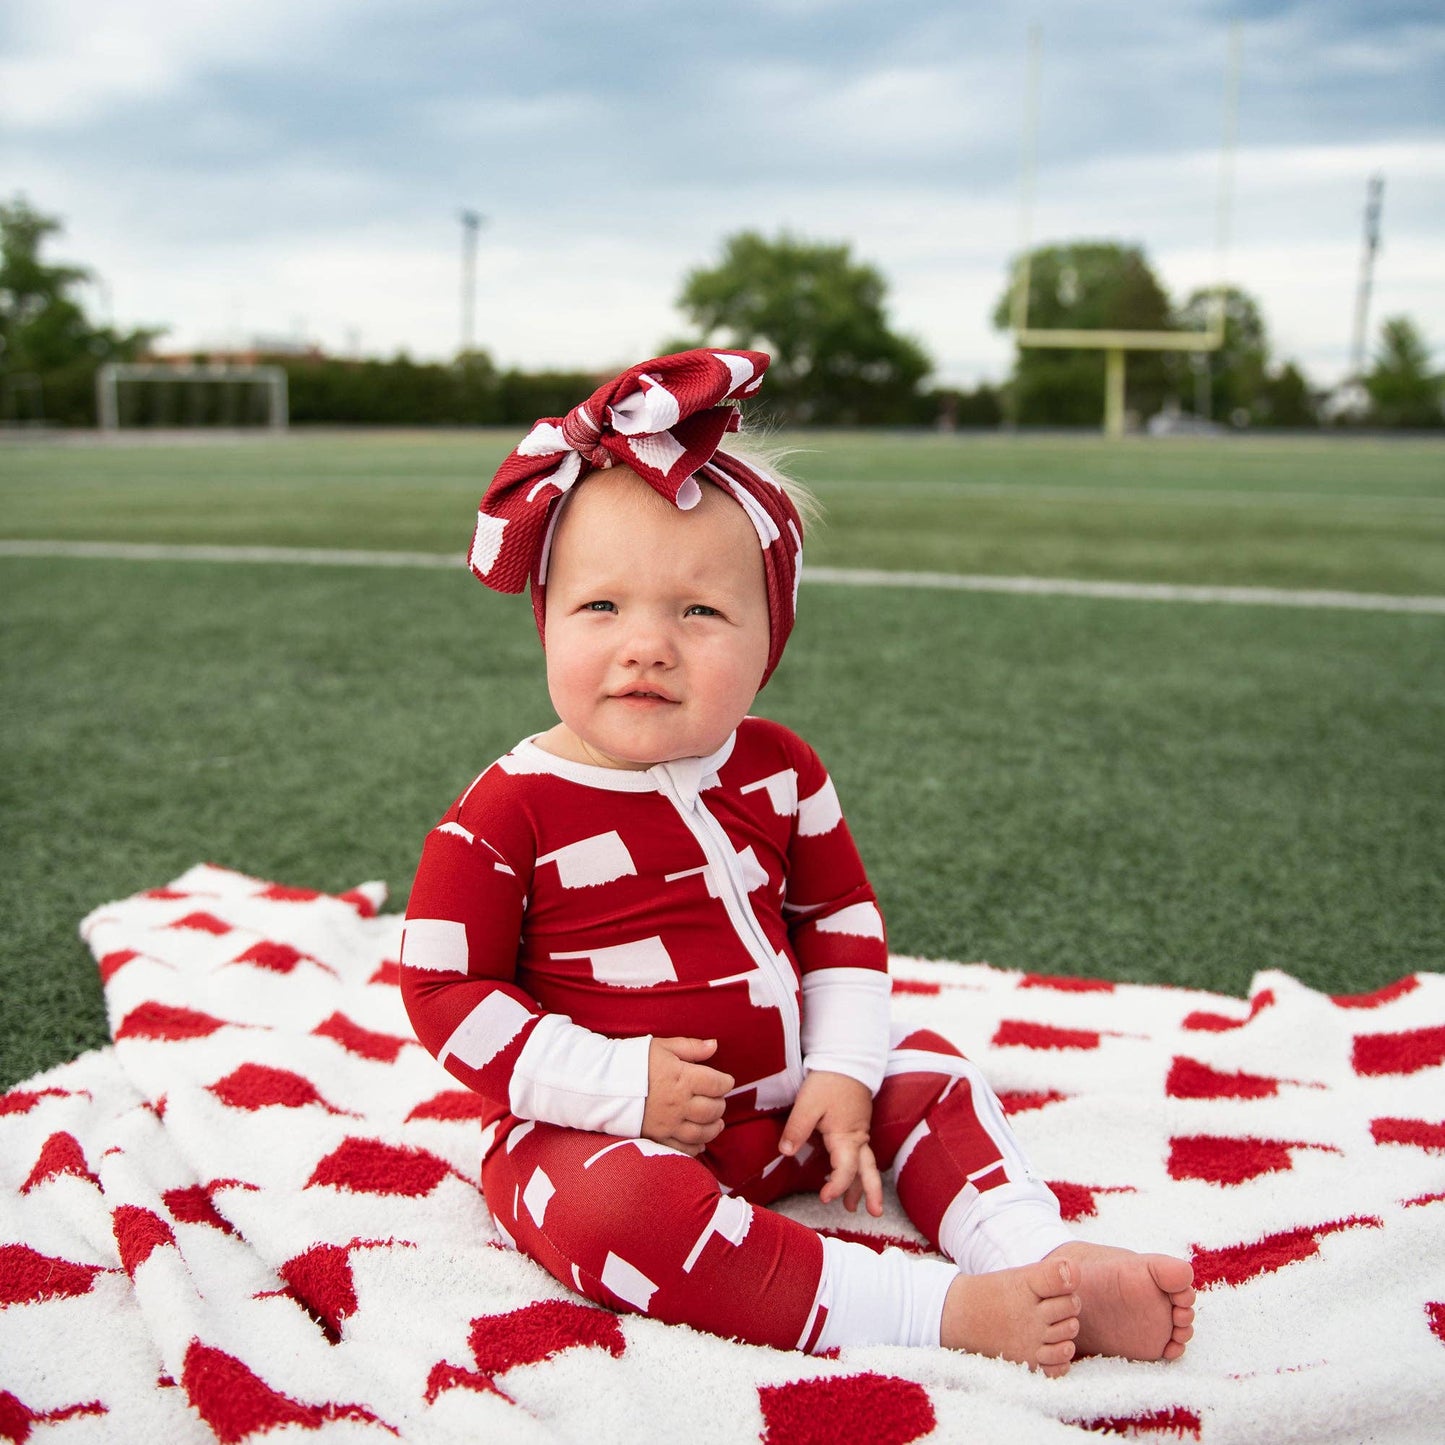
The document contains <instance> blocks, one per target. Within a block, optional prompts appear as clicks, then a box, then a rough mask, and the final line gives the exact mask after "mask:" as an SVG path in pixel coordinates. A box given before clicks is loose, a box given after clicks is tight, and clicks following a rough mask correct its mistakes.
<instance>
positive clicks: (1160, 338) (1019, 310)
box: [1009, 22, 1239, 437]
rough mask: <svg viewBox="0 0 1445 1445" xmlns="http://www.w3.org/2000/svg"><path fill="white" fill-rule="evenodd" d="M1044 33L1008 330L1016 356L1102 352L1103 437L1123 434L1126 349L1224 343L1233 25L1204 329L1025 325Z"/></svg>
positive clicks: (1037, 43)
mask: <svg viewBox="0 0 1445 1445" xmlns="http://www.w3.org/2000/svg"><path fill="white" fill-rule="evenodd" d="M1042 48H1043V32H1042V29H1041V27H1040V26H1039V25H1038V23H1037V22H1035V23H1034V24H1032V25H1030V27H1029V59H1028V82H1027V87H1026V98H1025V120H1024V148H1023V149H1024V154H1023V184H1022V187H1021V191H1020V200H1019V261H1018V265H1017V267H1016V269H1015V273H1014V287H1013V295H1012V297H1011V302H1010V316H1009V329H1010V331H1011V332H1012V334H1013V338H1014V342H1015V344H1016V345H1017V346H1018V348H1019V350H1020V351H1023V350H1024V349H1026V348H1028V347H1052V348H1055V349H1057V350H1065V351H1080V350H1093V351H1102V352H1103V353H1104V434H1105V435H1106V436H1109V437H1122V436H1123V435H1124V358H1125V355H1126V354H1127V353H1128V352H1130V351H1195V352H1207V351H1218V350H1219V348H1220V347H1221V346H1222V345H1223V344H1224V304H1225V280H1224V275H1225V256H1226V253H1227V251H1228V246H1229V220H1230V215H1229V211H1230V198H1231V190H1232V185H1233V175H1234V145H1235V132H1236V129H1237V121H1238V113H1239V25H1238V22H1236V23H1235V24H1233V25H1231V26H1230V30H1229V60H1228V65H1227V67H1226V73H1225V82H1224V139H1223V144H1222V146H1221V149H1220V158H1219V210H1218V226H1217V231H1216V238H1215V239H1216V247H1217V261H1216V265H1217V269H1218V276H1219V279H1218V281H1216V283H1215V296H1214V304H1213V306H1212V307H1211V308H1210V316H1209V323H1208V325H1207V326H1205V328H1204V329H1203V330H1202V331H1115V330H1109V329H1107V328H1095V327H1089V328H1084V329H1070V328H1067V327H1034V326H1030V325H1029V324H1028V316H1029V271H1030V266H1031V259H1032V258H1031V247H1032V244H1033V241H1032V236H1031V229H1032V221H1033V192H1034V170H1035V166H1036V152H1037V148H1038V112H1039V98H1038V91H1039V55H1040V52H1041V50H1042Z"/></svg>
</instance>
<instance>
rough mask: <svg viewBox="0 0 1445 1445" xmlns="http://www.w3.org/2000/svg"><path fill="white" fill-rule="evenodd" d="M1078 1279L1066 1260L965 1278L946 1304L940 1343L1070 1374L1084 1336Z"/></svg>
mask: <svg viewBox="0 0 1445 1445" xmlns="http://www.w3.org/2000/svg"><path fill="white" fill-rule="evenodd" d="M1078 1278H1079V1271H1078V1268H1077V1266H1075V1265H1073V1264H1070V1263H1068V1262H1066V1261H1064V1260H1061V1259H1053V1260H1048V1259H1041V1260H1040V1261H1039V1262H1038V1263H1037V1264H1029V1265H1025V1266H1024V1267H1023V1268H1022V1269H1001V1270H998V1271H996V1272H995V1273H993V1274H972V1275H969V1274H961V1275H959V1277H958V1278H957V1279H956V1280H954V1282H953V1283H952V1284H951V1285H950V1286H949V1289H948V1294H947V1296H946V1297H945V1299H944V1302H943V1327H942V1329H941V1330H940V1331H939V1336H940V1339H941V1340H942V1342H943V1344H945V1345H947V1346H948V1347H949V1349H953V1350H971V1351H972V1352H973V1353H974V1354H976V1355H993V1356H1001V1357H1002V1358H1003V1359H1005V1360H1013V1361H1015V1363H1017V1364H1020V1365H1027V1366H1028V1367H1029V1369H1031V1370H1042V1371H1043V1372H1044V1374H1046V1375H1053V1376H1057V1375H1063V1374H1067V1373H1068V1369H1069V1361H1070V1360H1071V1359H1073V1357H1074V1336H1075V1335H1077V1334H1078V1332H1079V1296H1078V1295H1077V1294H1075V1293H1074V1290H1075V1288H1076V1286H1077V1284H1078Z"/></svg>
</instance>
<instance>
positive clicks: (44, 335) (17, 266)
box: [0, 196, 162, 421]
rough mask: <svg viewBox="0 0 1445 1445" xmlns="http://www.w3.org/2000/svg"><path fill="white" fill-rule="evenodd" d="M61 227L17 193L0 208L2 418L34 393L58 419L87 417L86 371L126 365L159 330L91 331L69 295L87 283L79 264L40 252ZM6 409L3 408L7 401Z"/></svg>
mask: <svg viewBox="0 0 1445 1445" xmlns="http://www.w3.org/2000/svg"><path fill="white" fill-rule="evenodd" d="M62 229H63V227H62V225H61V223H60V221H59V220H58V219H57V218H56V217H54V216H46V215H42V214H41V213H40V212H39V211H36V210H34V209H33V208H32V207H31V206H30V204H29V202H28V201H26V200H25V198H24V197H23V196H17V197H16V198H15V199H14V200H13V201H11V202H9V203H8V204H7V203H0V418H4V417H5V415H6V411H7V409H11V408H13V403H14V398H15V397H17V396H19V395H21V394H22V392H21V391H20V383H21V382H22V381H24V382H27V383H30V384H31V385H30V388H29V389H27V391H26V392H25V393H24V394H26V395H30V394H32V392H33V391H34V390H36V389H38V390H39V392H40V393H41V394H43V395H44V396H45V397H46V398H47V399H48V400H49V401H50V403H51V410H52V414H55V413H56V411H57V407H56V403H57V402H58V403H59V408H58V419H60V420H63V421H76V420H88V419H90V417H91V415H92V405H93V404H92V402H91V400H90V394H91V390H92V387H91V381H92V374H93V372H94V369H95V367H96V366H97V365H98V364H99V363H100V362H102V361H128V360H131V359H132V358H133V357H135V356H136V355H137V354H138V353H139V352H141V351H142V350H144V348H145V347H146V346H147V345H149V343H150V342H151V341H152V340H153V339H154V338H155V337H157V336H159V335H160V334H161V329H162V328H154V329H141V330H136V331H130V332H119V331H116V330H114V329H113V328H111V327H109V326H95V325H93V324H92V323H91V322H90V320H89V319H88V318H87V317H86V314H85V311H84V308H83V307H82V306H81V305H80V303H79V302H78V301H77V300H76V299H75V297H74V295H73V293H74V291H75V289H76V287H77V286H79V285H80V284H81V283H83V282H85V281H88V280H89V279H90V277H91V272H90V271H89V270H87V269H86V268H85V267H83V266H51V265H47V264H46V263H45V262H44V261H42V260H41V257H40V251H41V247H42V246H43V245H44V243H45V241H46V240H47V238H48V237H50V236H54V235H58V234H59V233H60V232H61V230H62ZM7 402H9V403H10V404H11V408H7V406H6V403H7Z"/></svg>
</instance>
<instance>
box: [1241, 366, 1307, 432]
mask: <svg viewBox="0 0 1445 1445" xmlns="http://www.w3.org/2000/svg"><path fill="white" fill-rule="evenodd" d="M1255 414H1256V418H1257V420H1258V421H1259V423H1260V425H1261V426H1291V427H1303V426H1318V425H1319V420H1320V418H1319V410H1318V406H1317V403H1316V401H1315V396H1314V392H1313V391H1312V390H1311V388H1310V384H1309V381H1308V380H1307V379H1306V377H1305V374H1304V373H1303V372H1302V371H1301V370H1300V369H1299V367H1297V366H1296V365H1295V364H1294V362H1292V361H1286V362H1285V363H1284V365H1283V366H1280V367H1277V368H1276V369H1275V370H1274V371H1271V372H1270V373H1269V374H1268V375H1267V376H1266V377H1265V379H1264V383H1263V385H1261V387H1260V389H1259V399H1258V402H1257V404H1256V413H1255Z"/></svg>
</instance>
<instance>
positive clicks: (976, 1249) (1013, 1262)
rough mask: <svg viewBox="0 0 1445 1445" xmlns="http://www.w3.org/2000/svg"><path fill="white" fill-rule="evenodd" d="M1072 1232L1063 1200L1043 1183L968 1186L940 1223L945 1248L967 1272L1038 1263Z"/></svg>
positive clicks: (940, 1242)
mask: <svg viewBox="0 0 1445 1445" xmlns="http://www.w3.org/2000/svg"><path fill="white" fill-rule="evenodd" d="M1041 1190H1042V1191H1043V1193H1044V1194H1047V1198H1044V1197H1041V1194H1040V1191H1041ZM1073 1238H1074V1236H1073V1235H1072V1234H1071V1233H1070V1232H1069V1230H1068V1229H1066V1228H1065V1226H1064V1222H1063V1220H1062V1219H1061V1218H1060V1217H1059V1206H1058V1201H1057V1200H1056V1199H1055V1198H1054V1196H1053V1194H1052V1193H1049V1192H1048V1191H1047V1190H1046V1189H1044V1186H1043V1185H1041V1184H1040V1185H1028V1184H1004V1185H1000V1186H999V1187H998V1188H997V1189H990V1190H987V1191H986V1192H985V1193H983V1194H979V1193H977V1192H976V1191H974V1190H972V1189H966V1190H964V1191H963V1192H962V1193H960V1194H959V1195H958V1196H957V1198H955V1199H954V1201H953V1203H952V1204H950V1205H949V1206H948V1209H947V1210H946V1211H945V1212H944V1216H943V1222H942V1223H941V1224H940V1225H939V1229H938V1242H939V1246H940V1248H941V1249H942V1250H943V1252H944V1253H945V1254H946V1255H947V1256H948V1257H949V1258H950V1259H952V1260H953V1261H955V1262H956V1263H957V1265H958V1268H959V1270H960V1271H961V1272H962V1273H963V1274H992V1273H993V1272H994V1271H995V1270H999V1269H1016V1268H1017V1267H1018V1266H1019V1265H1024V1264H1034V1263H1035V1262H1036V1261H1038V1260H1041V1259H1042V1258H1043V1257H1044V1256H1045V1255H1046V1254H1049V1253H1051V1252H1052V1251H1053V1250H1055V1249H1057V1248H1058V1247H1059V1246H1060V1245H1061V1244H1067V1243H1069V1241H1070V1240H1071V1239H1073Z"/></svg>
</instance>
